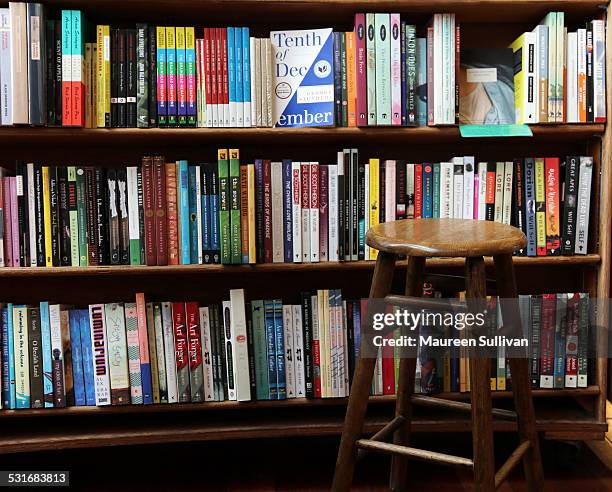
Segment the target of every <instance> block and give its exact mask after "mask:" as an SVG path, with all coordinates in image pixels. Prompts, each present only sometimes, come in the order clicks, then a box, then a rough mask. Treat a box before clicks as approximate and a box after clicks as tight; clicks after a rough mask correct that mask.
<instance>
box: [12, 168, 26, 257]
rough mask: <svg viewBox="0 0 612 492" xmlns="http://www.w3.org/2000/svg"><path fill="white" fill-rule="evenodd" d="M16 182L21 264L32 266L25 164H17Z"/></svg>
mask: <svg viewBox="0 0 612 492" xmlns="http://www.w3.org/2000/svg"><path fill="white" fill-rule="evenodd" d="M15 177H16V180H15V182H16V183H17V220H18V221H19V262H20V263H19V264H20V265H21V266H30V254H29V246H30V235H29V230H28V224H29V222H28V201H27V196H26V195H27V188H28V187H27V183H28V175H27V168H26V165H25V164H24V163H23V162H17V165H16V167H15Z"/></svg>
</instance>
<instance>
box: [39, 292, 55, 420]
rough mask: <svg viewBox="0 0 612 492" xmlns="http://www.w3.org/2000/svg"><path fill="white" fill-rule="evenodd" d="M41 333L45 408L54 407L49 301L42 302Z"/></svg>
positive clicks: (40, 311) (40, 310)
mask: <svg viewBox="0 0 612 492" xmlns="http://www.w3.org/2000/svg"><path fill="white" fill-rule="evenodd" d="M39 313H40V334H41V340H42V346H41V349H42V350H41V352H42V366H43V394H44V406H45V408H52V407H53V367H52V363H51V324H50V320H49V303H48V302H41V303H40V309H39Z"/></svg>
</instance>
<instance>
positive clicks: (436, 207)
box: [432, 162, 440, 219]
mask: <svg viewBox="0 0 612 492" xmlns="http://www.w3.org/2000/svg"><path fill="white" fill-rule="evenodd" d="M432 202H433V208H432V210H433V214H432V216H433V218H434V219H439V218H440V163H439V162H436V163H434V165H433V196H432Z"/></svg>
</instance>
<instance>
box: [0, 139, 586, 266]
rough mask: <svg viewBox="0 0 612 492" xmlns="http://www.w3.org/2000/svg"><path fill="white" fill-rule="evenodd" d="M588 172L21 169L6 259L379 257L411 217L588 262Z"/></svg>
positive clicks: (461, 164)
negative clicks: (508, 230)
mask: <svg viewBox="0 0 612 492" xmlns="http://www.w3.org/2000/svg"><path fill="white" fill-rule="evenodd" d="M592 173H593V159H592V158H591V157H589V156H582V157H579V156H570V157H567V158H565V159H561V160H560V159H559V158H558V157H546V158H532V157H528V158H524V159H514V160H512V161H498V162H478V163H477V164H476V162H475V158H474V156H463V157H455V158H453V159H451V160H450V161H448V162H440V163H407V162H406V161H405V160H390V159H387V160H381V159H378V158H371V159H369V160H368V161H365V160H363V159H361V160H360V158H359V153H358V150H357V149H344V150H342V151H340V152H338V155H337V162H336V163H335V164H321V163H319V162H302V161H299V162H296V161H292V160H290V159H284V160H282V161H270V160H267V159H256V160H255V162H254V163H241V162H240V153H239V150H238V149H229V150H227V149H219V151H218V161H217V162H216V163H200V164H192V163H191V164H190V163H189V162H188V161H186V160H180V161H176V162H168V163H166V162H165V158H164V157H161V156H153V157H151V156H147V157H144V158H143V159H142V165H141V166H128V167H120V168H116V169H104V168H100V167H90V166H83V167H81V166H68V167H65V166H57V167H55V166H44V165H40V164H35V163H27V164H24V163H21V162H18V163H17V165H16V173H15V176H5V177H3V178H2V179H0V207H1V208H0V216H1V217H2V220H3V226H4V228H3V231H2V234H0V243H1V244H0V246H1V247H0V265H2V266H9V267H19V266H23V267H28V266H47V267H52V266H94V265H168V264H170V265H178V264H203V263H224V264H253V263H282V262H286V263H291V262H294V263H301V262H320V261H358V260H375V259H376V257H377V251H376V250H375V249H370V248H369V247H368V245H367V244H366V243H365V233H366V232H367V230H368V229H369V228H370V227H373V226H375V225H376V224H379V223H381V222H390V221H394V220H402V219H413V218H457V219H475V220H491V221H497V222H501V223H505V224H511V225H514V226H516V227H518V228H520V229H521V230H523V231H524V232H525V234H526V236H527V241H528V243H527V247H526V248H525V249H524V250H521V251H518V252H517V254H519V255H527V256H545V255H560V254H563V255H573V254H586V253H587V251H588V237H589V215H590V202H591V182H592ZM5 174H6V173H5Z"/></svg>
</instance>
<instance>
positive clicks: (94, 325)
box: [89, 304, 111, 406]
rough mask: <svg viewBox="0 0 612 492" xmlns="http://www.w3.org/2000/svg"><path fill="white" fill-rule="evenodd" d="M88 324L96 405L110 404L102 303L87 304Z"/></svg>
mask: <svg viewBox="0 0 612 492" xmlns="http://www.w3.org/2000/svg"><path fill="white" fill-rule="evenodd" d="M89 326H90V328H91V348H92V360H93V367H94V388H95V398H96V406H103V405H110V404H111V388H110V377H109V369H108V355H107V348H108V346H107V338H106V323H105V315H104V305H103V304H92V305H90V306H89Z"/></svg>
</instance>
